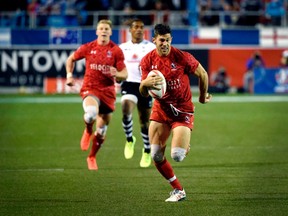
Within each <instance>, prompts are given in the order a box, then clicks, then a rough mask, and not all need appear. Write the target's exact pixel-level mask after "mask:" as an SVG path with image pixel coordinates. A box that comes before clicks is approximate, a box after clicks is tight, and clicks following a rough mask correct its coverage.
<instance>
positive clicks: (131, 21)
mask: <svg viewBox="0 0 288 216" xmlns="http://www.w3.org/2000/svg"><path fill="white" fill-rule="evenodd" d="M135 22H141V23H143V24H144V22H143V20H141V19H140V18H134V19H131V20H130V22H129V23H128V25H129V27H130V28H132V26H133V23H135Z"/></svg>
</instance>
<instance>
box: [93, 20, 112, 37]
mask: <svg viewBox="0 0 288 216" xmlns="http://www.w3.org/2000/svg"><path fill="white" fill-rule="evenodd" d="M96 35H97V36H98V38H99V39H100V40H109V39H110V36H111V35H112V29H111V28H110V26H109V25H108V24H105V23H100V24H99V25H98V26H97V29H96Z"/></svg>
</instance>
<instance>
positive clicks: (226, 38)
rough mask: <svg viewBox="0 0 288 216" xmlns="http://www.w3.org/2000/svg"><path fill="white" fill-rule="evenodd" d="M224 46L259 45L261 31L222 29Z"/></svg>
mask: <svg viewBox="0 0 288 216" xmlns="http://www.w3.org/2000/svg"><path fill="white" fill-rule="evenodd" d="M221 35H222V44H223V45H231V44H233V45H259V40H260V39H259V30H258V29H256V30H243V29H222V33H221Z"/></svg>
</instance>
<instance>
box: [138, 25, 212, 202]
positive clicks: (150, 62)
mask: <svg viewBox="0 0 288 216" xmlns="http://www.w3.org/2000/svg"><path fill="white" fill-rule="evenodd" d="M153 42H154V43H155V44H156V49H155V50H153V51H151V52H149V53H148V54H147V55H146V56H144V57H143V58H142V61H141V63H140V67H141V68H140V69H141V72H142V81H141V84H140V88H139V91H140V93H141V94H142V95H143V96H146V97H147V96H148V89H149V88H155V89H157V88H156V87H155V86H156V85H158V84H159V83H161V82H162V78H161V77H160V76H156V75H153V76H149V77H147V75H148V73H149V72H150V71H151V70H159V71H160V72H162V73H163V75H164V77H165V79H166V82H167V90H166V93H165V95H164V96H163V97H162V98H160V99H155V101H154V104H153V107H152V113H151V116H150V120H151V122H150V126H149V140H150V143H151V157H152V159H153V161H154V164H155V166H156V168H157V169H158V171H159V172H160V173H161V174H162V176H163V177H164V178H165V179H167V180H168V181H169V183H170V184H171V186H172V188H173V191H172V192H171V193H170V197H169V198H168V199H166V200H165V201H166V202H178V201H181V200H184V199H185V198H186V193H185V191H184V188H183V187H182V185H181V183H180V181H179V180H178V178H177V177H176V176H175V174H174V171H173V168H172V166H171V164H170V163H169V162H168V160H167V159H166V158H165V156H164V155H165V148H166V141H167V140H168V138H169V136H170V134H171V132H172V140H171V157H172V158H173V160H174V161H176V162H180V161H182V160H183V159H184V158H185V157H186V155H187V153H188V152H189V149H190V136H191V131H192V129H193V121H194V104H193V102H192V93H191V90H190V82H189V75H190V74H191V75H195V76H197V77H198V79H199V102H200V103H203V104H204V103H207V102H209V101H210V99H211V95H210V94H209V93H208V74H207V72H206V70H205V69H204V68H203V67H202V65H201V64H200V63H199V62H198V61H197V60H196V59H195V58H194V57H193V56H192V55H191V54H190V53H188V52H184V51H181V50H179V49H177V48H175V47H173V46H171V42H172V35H171V29H170V27H169V26H167V25H163V24H157V25H156V26H155V27H154V38H153Z"/></svg>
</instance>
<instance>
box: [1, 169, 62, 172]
mask: <svg viewBox="0 0 288 216" xmlns="http://www.w3.org/2000/svg"><path fill="white" fill-rule="evenodd" d="M3 172H64V168H55V169H51V168H47V169H36V168H35V169H31V168H28V169H6V170H5V169H4V170H0V173H3Z"/></svg>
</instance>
